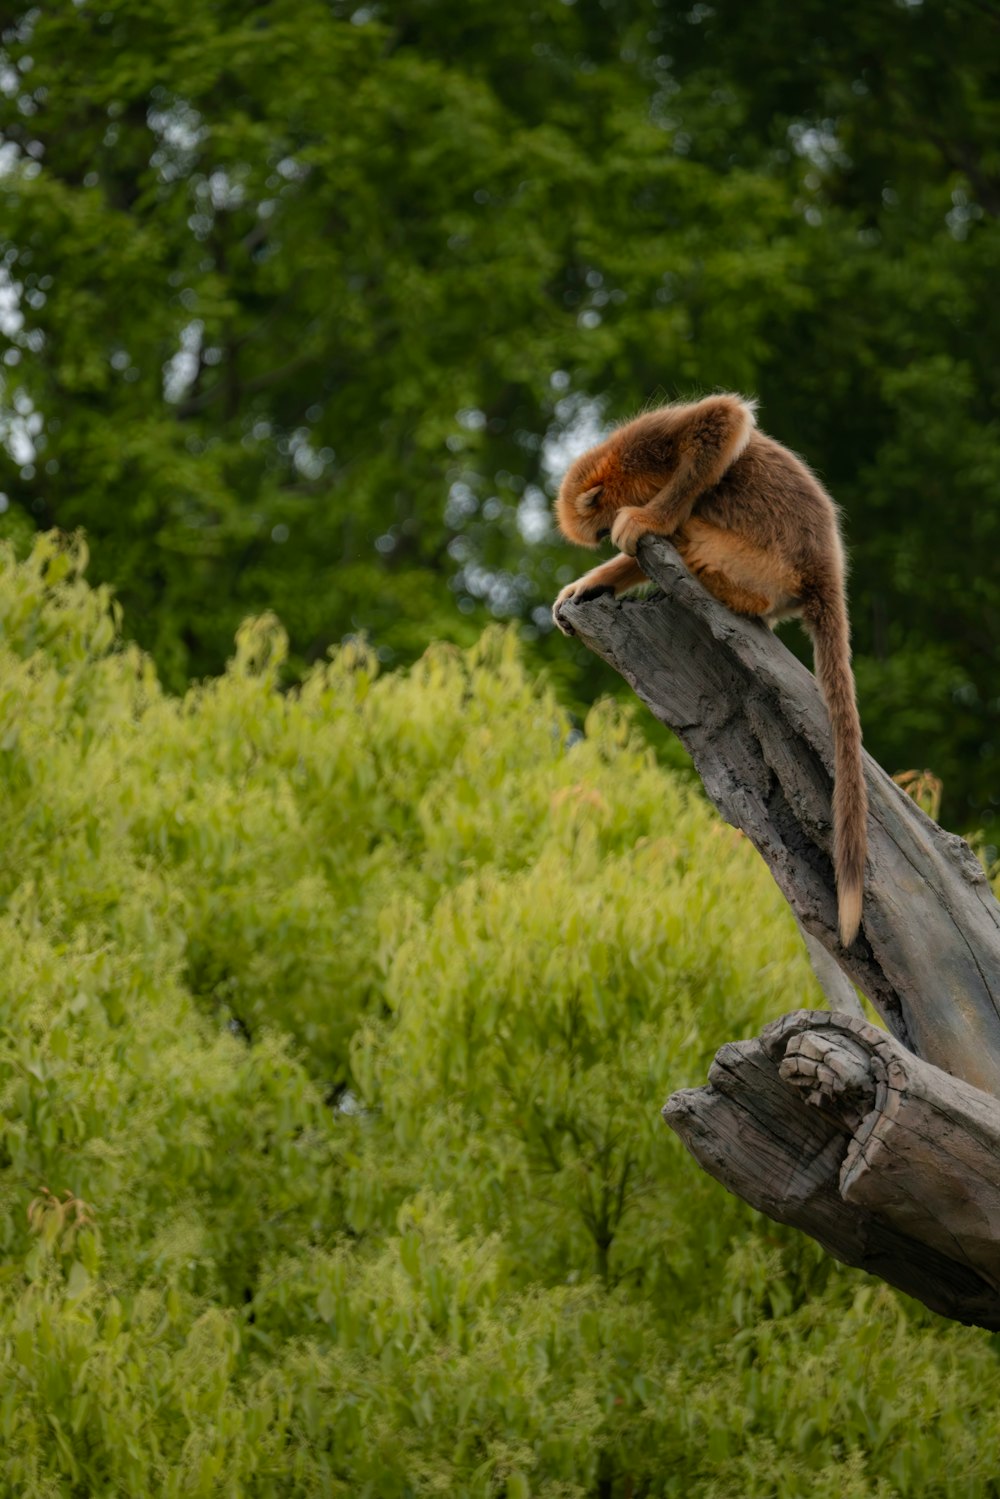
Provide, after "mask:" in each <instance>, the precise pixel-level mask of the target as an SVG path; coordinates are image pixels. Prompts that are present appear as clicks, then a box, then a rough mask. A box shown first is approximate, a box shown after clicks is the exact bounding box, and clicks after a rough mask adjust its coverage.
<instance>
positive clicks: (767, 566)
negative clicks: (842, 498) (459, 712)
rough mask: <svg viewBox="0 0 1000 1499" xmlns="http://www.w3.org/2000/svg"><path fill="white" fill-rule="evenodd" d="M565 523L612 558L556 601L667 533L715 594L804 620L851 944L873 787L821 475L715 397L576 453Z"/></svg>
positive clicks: (619, 588) (834, 527)
mask: <svg viewBox="0 0 1000 1499" xmlns="http://www.w3.org/2000/svg"><path fill="white" fill-rule="evenodd" d="M555 510H556V519H557V522H558V525H559V529H560V530H561V532H562V534H563V535H564V536H565V537H567V539H568V540H570V541H573V542H577V543H578V544H579V545H580V546H585V547H591V548H596V547H597V546H598V545H599V543H600V542H601V541H603V540H604V539H605V538H606V537H610V539H611V543H612V545H613V546H615V547H617V548H618V553H619V555H618V556H617V557H614V558H612V560H611V561H609V562H603V563H601V565H600V566H599V567H595V568H593V569H592V570H591V571H590V572H588V573H585V574H584V575H583V577H581V578H577V580H576V581H575V582H573V583H569V584H567V586H566V587H565V588H564V589H563V590H562V591H561V593H560V594H559V596H558V598H557V599H556V602H555V606H554V608H553V617H554V619H555V622H556V624H557V625H558V626H559V628H560V629H561V630H563V632H564V633H565V634H570V633H572V631H571V629H570V627H569V626H568V624H567V623H566V622H565V621H564V620H562V619H561V618H560V616H559V609H560V606H561V605H562V604H564V603H566V602H567V600H569V599H573V600H574V601H576V602H582V601H583V600H584V599H589V598H595V597H597V595H598V594H601V593H608V592H610V593H612V594H615V595H617V594H619V593H623V592H624V591H625V590H627V589H629V588H634V587H635V586H636V585H637V584H639V583H644V582H647V581H648V580H647V578H646V575H645V573H644V572H643V570H642V568H641V567H640V566H639V564H638V562H637V561H636V560H635V551H636V543H637V542H638V540H639V538H640V536H645V535H648V534H650V533H652V534H654V535H658V536H665V537H668V538H669V540H670V541H671V542H672V543H673V545H674V546H675V547H676V549H677V551H678V552H679V553H680V555H681V557H682V558H683V560H684V562H685V564H686V565H687V567H688V568H689V569H690V571H691V572H692V573H693V574H694V576H695V577H696V578H697V579H698V580H699V581H700V582H701V584H702V585H703V587H705V588H706V589H707V590H708V592H709V593H711V594H713V595H714V596H715V598H717V599H719V600H720V602H722V603H723V604H725V605H726V606H727V607H728V608H730V609H732V610H734V611H735V612H736V613H737V614H747V615H752V616H756V617H757V618H759V619H763V620H764V621H765V622H766V623H767V624H769V625H771V626H772V627H773V626H774V625H775V624H777V623H778V621H779V620H784V619H795V618H797V619H800V620H801V621H802V623H803V624H804V626H805V628H806V630H807V631H808V632H809V634H810V635H811V637H812V642H813V654H814V659H815V664H816V675H817V677H818V679H819V685H820V689H821V691H822V693H823V697H824V699H825V701H826V706H827V711H828V712H829V715H830V726H831V730H832V737H833V755H834V792H833V866H834V871H835V874H836V880H837V907H838V927H839V932H840V940H841V943H842V944H843V946H844V947H850V945H851V943H852V942H853V941H854V939H855V937H856V936H857V934H858V929H859V927H860V925H861V905H862V898H863V894H864V871H865V858H866V853H867V816H868V797H867V792H866V790H865V780H864V769H863V764H862V758H861V722H860V719H859V717H858V710H857V704H856V701H855V685H854V674H853V671H852V669H851V644H850V628H849V624H848V617H847V599H846V593H845V578H846V562H845V557H844V548H843V543H842V541H841V537H840V526H839V519H838V515H839V512H838V510H837V507H836V505H835V504H834V502H833V500H832V499H831V498H830V496H829V495H828V494H827V492H826V490H825V489H824V488H823V486H822V485H821V484H820V482H819V480H818V479H817V478H816V476H815V474H813V473H812V472H811V470H810V469H809V468H808V467H807V466H806V464H805V463H803V462H802V460H801V459H800V458H798V457H797V456H796V455H795V454H794V453H792V452H791V451H790V450H789V449H788V448H786V447H783V446H782V444H781V443H779V442H777V441H775V439H774V438H773V437H768V436H767V435H766V434H765V433H763V432H761V431H760V430H759V429H758V427H757V414H756V402H754V401H751V400H747V399H745V398H744V397H742V396H739V395H713V396H706V397H705V398H704V399H703V400H700V401H694V402H685V403H677V404H672V405H668V406H661V407H659V408H658V409H656V410H653V411H648V412H645V413H643V415H641V416H637V417H635V418H634V420H632V421H629V422H626V423H625V424H624V425H623V426H621V427H619V428H617V429H616V430H615V431H614V432H612V433H611V435H610V437H608V438H607V439H606V440H605V441H604V442H601V443H598V445H597V446H596V447H593V448H591V449H590V451H589V452H586V453H584V454H583V456H582V457H580V458H578V459H577V460H576V461H575V462H574V463H573V464H571V466H570V468H569V469H568V470H567V472H566V475H565V477H564V479H563V481H562V484H561V485H560V488H559V493H558V496H557V499H556V504H555Z"/></svg>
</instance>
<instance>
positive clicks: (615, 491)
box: [556, 440, 662, 547]
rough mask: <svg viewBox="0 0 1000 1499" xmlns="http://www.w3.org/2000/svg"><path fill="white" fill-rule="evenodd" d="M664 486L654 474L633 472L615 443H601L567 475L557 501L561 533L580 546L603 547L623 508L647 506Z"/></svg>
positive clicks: (585, 454)
mask: <svg viewBox="0 0 1000 1499" xmlns="http://www.w3.org/2000/svg"><path fill="white" fill-rule="evenodd" d="M661 484H662V479H658V478H657V477H656V476H655V475H653V474H646V473H642V472H638V473H637V472H634V471H632V472H630V471H629V470H628V469H627V468H626V467H625V466H624V465H623V464H622V462H621V455H620V454H619V452H618V445H617V444H616V443H615V442H614V441H613V440H609V441H608V442H604V443H601V444H600V446H599V447H596V448H591V450H590V452H589V453H584V455H583V457H582V458H578V459H577V460H576V462H575V463H573V464H571V465H570V467H569V468H568V469H567V471H566V477H565V478H564V479H563V481H562V484H561V485H560V486H559V497H558V499H557V500H556V520H557V521H558V523H559V529H560V531H561V532H562V534H563V535H564V536H565V537H566V538H567V540H569V541H575V542H576V544H577V546H582V547H596V546H599V545H600V543H601V542H602V541H604V540H605V539H606V538H607V537H608V536H610V535H611V527H612V526H613V525H614V522H615V516H616V515H617V514H618V512H619V510H620V509H621V508H622V506H623V505H645V504H647V503H648V501H649V500H651V499H652V498H653V496H654V494H656V492H657V491H658V489H659V488H660V485H661Z"/></svg>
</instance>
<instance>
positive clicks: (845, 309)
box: [0, 0, 1000, 823]
mask: <svg viewBox="0 0 1000 1499" xmlns="http://www.w3.org/2000/svg"><path fill="white" fill-rule="evenodd" d="M834 15H835V16H836V25H834V24H833V18H834ZM845 16H847V17H848V18H849V19H850V25H849V26H848V24H847V21H846V20H845ZM996 36H997V16H996V13H995V11H994V8H993V7H992V6H991V5H989V4H985V3H984V4H982V5H980V4H978V3H974V0H935V3H924V4H916V5H912V4H907V5H898V6H897V5H893V6H887V7H877V8H872V7H865V6H864V5H862V4H860V0H852V3H851V4H850V5H849V6H848V9H847V11H846V12H845V11H844V9H843V7H838V8H837V10H836V12H834V11H833V10H832V8H831V7H830V6H829V4H827V3H821V0H811V3H807V4H805V5H804V6H802V7H800V8H798V9H797V10H796V13H795V16H794V17H792V18H789V16H788V14H787V10H786V8H785V7H781V6H778V5H777V4H775V3H774V0H763V3H762V4H761V5H759V6H755V7H754V8H753V11H752V12H749V11H746V9H745V8H742V7H740V6H739V5H738V4H736V3H734V0H722V3H720V4H718V5H716V6H714V7H709V6H704V5H700V4H698V5H695V6H693V7H692V8H690V9H686V10H685V9H679V8H675V7H670V6H666V5H657V4H655V3H653V0H601V3H598V0H577V3H576V4H572V5H569V4H564V3H562V0H537V3H535V4H533V5H532V7H531V8H522V7H508V8H497V7H496V6H493V5H487V4H486V3H485V0H470V3H468V4H466V5H464V6H461V7H458V6H454V5H449V4H447V3H445V0H411V3H408V4H400V5H395V6H391V7H389V6H381V5H378V4H375V5H371V6H367V7H364V8H362V9H352V8H351V7H349V6H345V5H343V4H340V3H334V4H332V5H331V4H321V3H319V0H305V3H299V4H295V5H293V4H291V3H288V0H271V3H264V4H258V5H255V6H253V7H247V6H245V5H237V4H235V3H233V0H229V3H217V0H211V3H210V0H192V3H191V4H189V5H187V6H185V7H183V8H182V9H177V8H176V7H172V6H168V5H167V4H166V3H165V0H141V3H134V0H129V3H125V0H102V3H101V4H100V5H99V6H98V5H95V4H91V3H89V0H85V3H83V4H79V5H74V6H72V7H71V6H53V7H42V8H37V7H36V8H34V9H32V10H30V11H27V12H25V14H24V15H23V16H22V18H21V19H20V20H19V21H18V22H17V23H16V24H13V25H12V26H11V27H10V28H9V29H8V30H7V31H6V32H5V33H4V40H3V53H2V60H0V90H2V96H3V98H4V99H5V101H6V106H7V107H6V111H5V116H4V118H3V133H2V144H0V153H2V154H0V170H2V173H3V175H2V177H0V184H2V187H3V190H4V229H3V232H2V236H0V255H2V264H3V270H2V271H0V276H2V281H0V333H2V335H3V338H4V340H5V342H6V344H7V348H6V353H5V355H4V358H5V363H4V366H3V381H4V386H3V391H2V394H0V423H2V428H3V437H4V441H5V445H6V449H7V453H8V457H9V464H8V466H9V469H10V472H9V474H8V475H6V476H5V477H4V479H3V489H4V491H5V493H6V494H7V496H8V502H9V505H10V510H9V512H8V515H7V517H6V524H7V529H8V530H11V529H14V528H16V527H17V526H20V527H21V529H22V530H23V529H24V525H25V520H26V519H28V520H30V521H31V522H32V523H35V524H43V525H48V524H52V523H57V524H59V525H61V526H63V527H72V526H75V525H78V524H82V525H84V526H85V527H86V529H87V531H88V532H89V534H90V535H91V537H92V539H93V543H94V553H95V565H96V568H97V571H98V573H99V575H100V576H102V577H104V578H107V579H109V580H111V581H112V582H113V583H114V584H115V585H116V587H117V588H118V590H119V592H120V594H121V595H122V597H123V599H124V601H125V603H126V605H127V606H128V610H129V618H130V619H131V620H132V622H133V628H135V629H136V632H137V634H138V636H139V638H140V639H141V640H142V642H143V643H144V644H146V645H149V646H150V647H152V648H153V649H154V651H155V652H156V655H157V658H158V660H159V661H160V663H161V668H162V669H163V670H164V672H165V674H166V676H167V678H168V680H170V681H172V682H173V683H175V684H177V683H179V682H180V681H181V680H183V679H184V678H185V677H186V676H188V675H191V674H194V675H198V674H202V673H204V672H206V671H208V670H210V669H214V668H215V667H217V665H218V664H219V662H220V661H221V660H222V659H223V657H224V655H225V653H226V651H227V648H228V642H229V640H230V639H231V636H232V631H233V628H234V626H235V624H236V623H237V622H238V621H239V619H240V618H241V617H242V616H243V615H244V614H246V613H247V612H249V611H252V610H257V609H260V608H262V607H265V606H268V607H273V608H274V609H276V610H277V611H278V613H279V614H280V615H281V617H282V618H283V619H284V620H285V622H286V624H287V625H288V627H289V629H290V632H291V637H292V642H293V662H294V663H295V665H296V667H297V668H301V665H302V663H303V662H304V661H306V660H308V659H310V658H312V657H314V656H316V655H318V654H320V653H322V651H323V650H324V649H325V648H326V646H327V645H328V644H329V643H330V642H331V641H332V640H336V639H339V638H341V637H342V636H344V635H345V634H349V633H354V632H358V631H361V630H365V631H368V632H369V633H370V634H371V635H372V636H373V638H374V639H375V641H376V643H377V644H378V645H379V647H380V648H381V650H382V653H383V656H386V657H391V656H392V655H400V656H403V657H409V656H411V655H412V654H413V653H415V651H416V650H417V649H418V648H419V646H420V645H421V644H422V643H423V642H425V641H426V640H428V639H430V638H432V637H435V636H449V637H451V638H457V639H464V638H468V637H470V636H472V635H474V634H475V633H477V631H478V628H479V626H480V624H481V623H482V620H483V618H484V617H486V616H487V615H488V614H489V613H493V614H497V615H501V616H504V615H507V616H513V617H520V618H522V619H524V620H526V621H527V622H528V624H529V629H530V630H531V631H537V632H540V633H544V631H545V629H546V615H547V602H548V600H549V599H550V598H551V596H552V594H553V593H554V592H555V590H556V587H557V585H558V582H559V580H560V578H561V577H568V576H571V575H572V573H573V571H574V570H576V569H578V566H579V559H578V558H576V557H574V556H572V555H571V554H569V553H568V552H567V551H566V550H565V548H563V547H561V546H557V545H555V544H554V543H553V540H552V538H551V533H550V529H549V523H548V517H547V507H548V500H547V494H546V486H547V484H550V483H551V479H552V476H553V473H554V471H555V470H557V469H558V466H559V463H560V462H561V460H562V457H563V456H564V454H565V452H566V450H567V443H570V442H581V441H584V440H585V439H586V435H587V433H588V432H591V433H592V432H593V431H595V430H596V429H597V427H598V426H599V424H600V423H601V422H602V421H610V420H615V419H617V418H619V417H621V416H623V415H627V414H630V413H631V412H634V410H635V409H636V407H637V406H638V405H639V404H641V403H642V402H643V401H645V400H647V399H649V398H651V397H652V398H654V399H659V398H664V397H670V396H674V395H678V394H679V395H685V394H689V393H691V392H694V391H696V390H700V389H705V388H713V387H727V386H728V387H736V388H740V389H745V390H750V391H756V392H757V393H759V394H760V395H761V396H762V398H763V412H762V417H763V421H764V423H765V424H766V426H767V427H768V428H770V429H771V430H773V431H774V432H775V434H776V435H777V436H778V437H780V438H781V439H782V440H784V441H786V442H788V443H790V444H791V445H792V446H793V447H796V448H798V449H799V450H800V451H802V452H804V453H805V454H806V455H807V456H808V458H809V459H810V461H811V462H813V463H814V464H815V465H816V467H817V468H818V469H819V470H820V471H821V472H822V474H823V476H824V477H825V478H826V480H827V481H828V482H829V483H830V485H831V487H832V488H833V491H834V493H835V494H836V495H837V497H838V498H839V499H840V500H841V501H842V503H843V504H844V506H845V510H846V511H847V514H848V533H849V538H850V542H851V546H852V551H853V554H854V558H855V571H854V589H853V593H854V612H855V619H856V634H857V639H858V647H859V662H858V675H859V682H860V685H861V692H862V708H863V714H864V718H865V723H866V730H867V736H868V742H869V744H870V746H871V748H872V749H873V750H874V751H875V753H876V754H879V755H880V756H881V757H882V758H883V759H885V761H886V762H887V764H888V765H889V767H890V768H891V769H904V768H909V767H910V766H911V765H914V764H921V765H922V764H924V763H927V764H929V765H932V766H933V768H934V769H935V770H936V771H937V772H938V773H939V774H941V775H942V776H943V778H944V780H945V785H946V802H945V814H944V815H945V817H946V819H950V820H951V821H953V822H955V821H957V822H959V823H968V822H969V821H970V820H972V819H973V818H974V817H986V816H988V815H989V809H990V807H991V806H993V807H996V806H997V805H998V802H997V801H996V800H995V799H996V798H998V797H1000V790H998V789H997V780H996V769H995V767H996V754H995V752H994V749H993V746H994V744H1000V699H998V698H997V695H996V688H995V684H996V681H997V680H998V676H1000V672H998V667H1000V662H998V660H997V645H996V641H997V638H998V631H997V623H998V615H1000V584H998V583H997V581H996V580H995V579H994V577H993V576H992V573H993V569H992V568H991V567H990V566H989V565H988V561H989V559H990V558H991V557H992V555H993V553H994V552H995V549H996V545H997V541H998V539H1000V537H998V530H1000V508H998V505H997V503H996V501H995V500H994V499H993V496H994V495H996V494H997V492H998V486H1000V445H998V444H997V442H996V438H995V423H996V419H997V399H998V397H997V394H996V392H997V389H998V381H997V378H996V377H997V369H996V362H997V356H996V353H995V350H996V348H997V347H998V337H997V335H998V333H1000V329H998V328H997V327H996V326H995V324H996V320H997V318H998V314H997V312H996V310H995V306H994V301H993V298H992V290H991V288H992V286H993V284H994V282H995V271H996V263H997V259H998V255H1000V250H998V244H1000V242H998V238H997V225H996V218H995V214H996V211H997V204H998V201H1000V189H998V180H1000V179H998V164H997V153H996V149H995V146H994V144H993V142H994V141H995V139H996V128H995V127H996V116H997V112H998V106H997V104H996V99H997V97H998V90H997V86H996V85H997V82H998V80H997V77H996V74H997V63H996V57H997V50H996V46H995V42H996ZM943 57H947V58H948V67H947V69H944V68H943V67H942V66H941V62H940V59H942V58H943ZM943 503H944V504H947V505H948V507H949V513H951V510H952V509H953V508H955V507H957V508H958V509H959V511H960V513H961V514H962V515H963V517H964V516H966V515H968V516H969V522H968V525H967V526H966V527H963V529H962V530H961V531H960V532H956V531H954V530H948V529H946V528H944V527H942V525H941V522H940V515H941V509H942V504H943ZM545 653H546V654H548V652H547V651H546V652H545ZM552 659H553V662H554V663H555V669H556V670H557V671H558V672H559V673H560V674H561V675H562V676H563V677H564V678H565V679H566V681H567V685H568V686H569V687H570V688H571V690H572V692H573V694H574V696H575V697H576V698H577V700H580V699H581V698H586V697H589V696H590V695H592V693H593V691H594V690H595V689H596V687H597V686H598V685H599V683H600V679H599V678H598V677H596V675H595V672H594V668H593V665H592V663H590V662H587V661H586V660H585V659H584V657H583V655H582V653H580V654H577V653H574V651H573V649H572V647H566V646H565V644H564V643H563V642H560V643H559V650H558V652H554V653H553V658H552Z"/></svg>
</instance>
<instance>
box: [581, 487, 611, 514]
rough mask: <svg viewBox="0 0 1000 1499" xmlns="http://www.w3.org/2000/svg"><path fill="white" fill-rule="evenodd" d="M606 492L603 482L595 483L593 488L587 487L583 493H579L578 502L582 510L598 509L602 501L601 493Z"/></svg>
mask: <svg viewBox="0 0 1000 1499" xmlns="http://www.w3.org/2000/svg"><path fill="white" fill-rule="evenodd" d="M603 493H604V485H603V484H595V485H594V487H593V489H585V490H584V491H583V494H578V495H577V497H576V503H577V505H578V506H579V508H580V509H581V510H596V508H597V506H598V505H599V504H600V503H601V495H602V494H603Z"/></svg>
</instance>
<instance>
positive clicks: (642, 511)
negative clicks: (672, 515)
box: [611, 505, 656, 557]
mask: <svg viewBox="0 0 1000 1499" xmlns="http://www.w3.org/2000/svg"><path fill="white" fill-rule="evenodd" d="M655 529H656V528H655V526H653V525H651V524H650V516H649V515H648V513H647V510H646V507H645V506H644V505H625V506H624V507H623V508H622V509H621V510H619V512H618V514H617V515H616V516H615V523H614V525H613V526H612V527H611V545H612V546H615V547H617V548H618V550H619V551H620V552H624V553H625V554H626V556H628V557H634V556H635V549H636V546H637V544H638V541H639V537H640V536H645V535H646V534H647V533H648V532H649V531H653V530H655Z"/></svg>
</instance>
